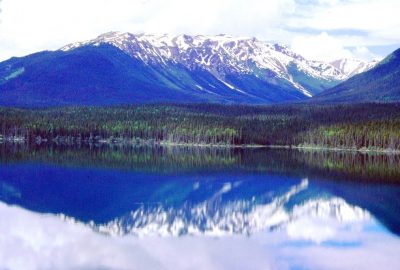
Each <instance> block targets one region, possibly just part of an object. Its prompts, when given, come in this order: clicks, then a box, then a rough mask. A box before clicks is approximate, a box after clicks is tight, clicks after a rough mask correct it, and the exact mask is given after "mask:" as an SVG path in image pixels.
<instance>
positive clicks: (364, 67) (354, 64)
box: [330, 58, 379, 78]
mask: <svg viewBox="0 0 400 270" xmlns="http://www.w3.org/2000/svg"><path fill="white" fill-rule="evenodd" d="M378 63H379V60H372V61H365V60H361V59H356V58H343V59H338V60H336V61H333V62H331V63H330V64H331V65H332V66H334V67H335V68H337V69H338V70H339V71H340V72H341V73H342V74H344V75H345V76H346V78H350V77H353V76H354V75H357V74H360V73H363V72H366V71H368V70H370V69H371V68H373V67H374V66H376V65H377V64H378Z"/></svg>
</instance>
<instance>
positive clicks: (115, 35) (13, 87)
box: [0, 32, 348, 106]
mask: <svg viewBox="0 0 400 270" xmlns="http://www.w3.org/2000/svg"><path fill="white" fill-rule="evenodd" d="M347 77H348V75H347V74H345V73H344V72H342V71H340V70H339V69H337V68H336V67H334V66H333V65H331V64H327V63H322V62H318V61H310V60H306V59H305V58H303V57H302V56H300V55H298V54H296V53H294V52H292V51H290V50H289V49H288V48H287V47H285V46H281V45H278V44H271V43H266V42H263V41H259V40H257V39H255V38H236V37H230V36H226V35H219V36H188V35H180V36H169V35H162V36H155V35H146V34H140V35H134V34H130V33H119V32H110V33H106V34H103V35H101V36H99V37H97V38H96V39H93V40H89V41H85V42H79V43H74V44H70V45H67V46H65V47H63V48H61V49H60V50H58V51H45V52H40V53H36V54H33V55H29V56H26V57H21V58H11V59H10V60H7V61H5V62H2V63H0V92H1V95H0V105H6V106H60V105H112V104H133V103H154V102H185V103H186V102H213V103H249V104H270V103H277V102H288V101H298V100H304V99H307V98H309V97H311V96H313V95H315V94H318V93H320V92H322V91H324V90H325V89H328V88H330V87H332V86H335V85H337V84H338V83H339V82H341V81H343V80H345V79H346V78H347Z"/></svg>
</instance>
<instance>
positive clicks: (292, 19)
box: [0, 0, 400, 59]
mask: <svg viewBox="0 0 400 270" xmlns="http://www.w3.org/2000/svg"><path fill="white" fill-rule="evenodd" d="M1 5H2V10H3V12H2V15H1V24H0V59H5V58H7V57H10V56H15V55H17V56H20V55H25V54H28V53H32V52H36V51H39V50H45V49H58V48H60V47H62V46H63V45H65V44H67V43H71V42H75V41H82V40H86V39H91V38H94V37H96V36H98V35H99V34H102V33H104V32H107V31H111V30H115V31H127V32H133V33H138V32H148V33H156V34H157V33H171V34H182V33H188V34H212V35H213V34H220V33H225V34H229V35H234V36H255V37H257V38H259V39H262V40H267V41H276V42H279V43H284V44H292V43H295V44H297V45H296V46H300V47H301V46H302V45H301V44H302V43H306V42H307V40H310V39H311V38H315V39H316V40H317V41H319V42H321V43H323V44H325V45H326V44H327V43H326V42H327V38H326V37H325V41H324V37H323V36H322V37H320V34H321V33H327V34H328V36H330V37H332V38H334V39H335V40H339V42H340V43H341V44H340V45H338V44H336V41H334V45H330V46H332V47H333V49H335V52H334V54H336V55H347V53H348V52H350V53H352V52H353V50H354V49H355V48H356V47H360V48H361V47H367V48H368V47H369V46H387V45H393V44H399V43H400V18H399V16H398V14H397V11H398V10H399V9H400V2H399V1H397V0H379V1H378V0H364V1H361V0H269V1H264V0H220V1H214V0H204V1H198V0H170V1H164V0H114V1H108V0H85V1H81V0H68V1H67V0H59V1H54V0H35V1H31V0H4V1H2V3H1ZM383 17H384V19H383ZM335 31H336V33H334V32H335ZM311 32H313V33H311ZM312 35H314V36H312ZM332 41H333V40H332ZM324 42H325V43H324ZM298 44H300V45H298ZM339 47H342V48H339ZM348 48H351V49H348ZM320 54H322V52H318V53H317V54H315V55H311V57H312V58H316V57H319V55H320ZM352 56H354V55H352Z"/></svg>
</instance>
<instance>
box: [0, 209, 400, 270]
mask: <svg viewBox="0 0 400 270" xmlns="http://www.w3.org/2000/svg"><path fill="white" fill-rule="evenodd" d="M0 217H1V218H0V232H1V234H0V269H12V270H19V269H23V270H36V269H55V270H58V269H76V270H78V269H121V270H123V269H164V270H165V269H174V270H180V269H193V270H196V269H209V270H214V269H215V270H217V269H253V270H257V269H263V270H268V269H283V270H285V269H294V268H297V267H299V268H304V269H345V270H346V269H380V268H381V267H382V265H384V266H385V269H386V270H391V269H393V270H394V269H399V268H400V261H399V260H398V254H397V253H398V250H399V247H400V240H399V239H398V238H397V237H395V236H392V235H390V234H389V233H388V232H386V231H383V230H382V229H381V227H379V226H381V225H379V224H377V223H374V222H372V221H368V220H363V221H361V222H344V223H341V222H339V221H337V220H333V219H324V220H322V221H321V220H320V221H318V220H316V219H313V221H311V222H300V223H297V225H296V224H293V225H291V226H292V228H291V230H292V234H290V233H289V236H288V235H287V233H286V230H281V231H280V230H277V231H273V232H263V233H260V234H257V235H253V236H244V235H243V236H230V237H222V238H211V237H205V236H204V237H203V236H197V237H179V238H176V237H165V238H160V237H146V238H137V237H133V236H129V235H128V236H125V237H107V236H105V235H102V234H98V233H95V232H93V231H92V230H91V229H90V228H88V227H86V226H85V225H83V224H79V223H78V224H75V223H70V222H65V221H63V220H62V219H61V218H60V217H57V216H53V215H41V214H37V213H32V212H29V211H27V210H23V209H21V208H18V207H13V206H8V205H6V204H4V203H1V202H0ZM296 226H297V228H294V227H296ZM304 226H305V227H304ZM308 226H310V228H309V227H308ZM312 229H316V233H317V234H318V235H319V236H318V240H320V241H325V240H329V239H331V240H334V241H338V242H337V243H338V244H337V245H324V244H318V243H316V244H315V243H308V242H306V243H305V244H304V243H303V242H301V241H302V239H304V240H315V239H314V238H315V236H314V235H312V234H311V233H307V232H310V231H311V230H312ZM303 230H307V232H306V233H304V232H303ZM333 234H334V235H335V237H334V239H332V237H331V236H332V235H333ZM291 236H295V239H296V240H293V239H291ZM299 241H300V242H299ZM299 243H300V245H298V244H299ZM302 243H303V244H302ZM340 243H350V246H348V247H343V246H341V244H340ZM352 243H355V245H354V246H351V244H352Z"/></svg>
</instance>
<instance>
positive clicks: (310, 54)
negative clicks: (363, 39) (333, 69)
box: [291, 32, 353, 61]
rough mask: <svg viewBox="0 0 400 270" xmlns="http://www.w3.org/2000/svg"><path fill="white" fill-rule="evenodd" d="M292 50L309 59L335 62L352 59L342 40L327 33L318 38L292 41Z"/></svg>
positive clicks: (306, 37) (309, 37)
mask: <svg viewBox="0 0 400 270" xmlns="http://www.w3.org/2000/svg"><path fill="white" fill-rule="evenodd" d="M291 47H292V50H294V51H295V52H297V53H299V54H301V55H303V56H304V57H306V58H309V59H315V60H322V61H333V60H337V59H341V58H349V57H352V56H353V55H352V53H351V51H350V50H348V49H345V48H344V46H343V44H342V43H341V42H340V40H338V39H336V38H334V37H332V36H330V35H328V34H327V33H326V32H323V33H321V34H320V35H318V36H299V37H295V38H294V39H293V41H292V45H291Z"/></svg>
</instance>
